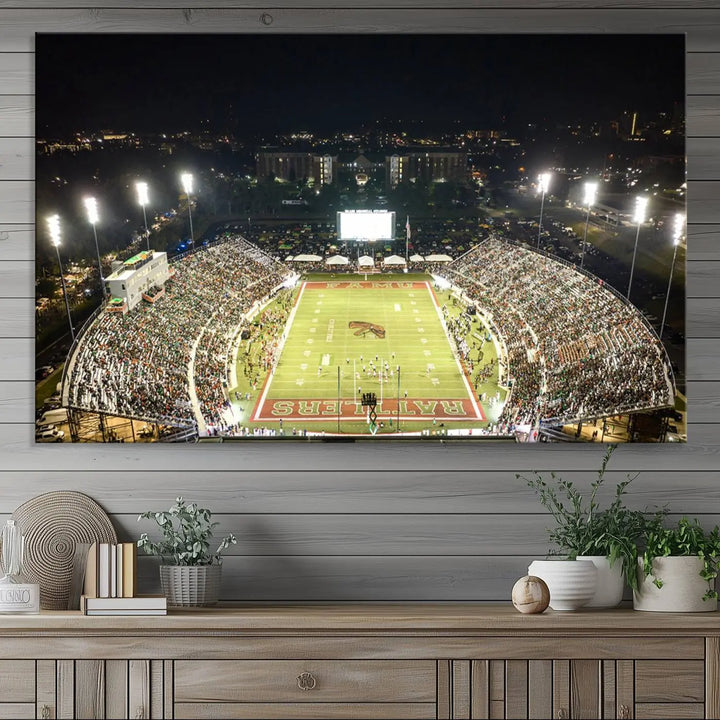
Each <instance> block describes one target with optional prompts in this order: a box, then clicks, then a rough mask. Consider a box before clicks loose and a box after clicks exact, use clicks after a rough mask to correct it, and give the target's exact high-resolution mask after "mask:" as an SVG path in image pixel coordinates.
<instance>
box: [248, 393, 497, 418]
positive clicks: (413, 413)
mask: <svg viewBox="0 0 720 720" xmlns="http://www.w3.org/2000/svg"><path fill="white" fill-rule="evenodd" d="M261 397H262V395H261ZM261 405H262V407H261ZM340 405H341V408H340V417H341V418H343V419H345V420H361V419H363V418H364V417H365V416H366V415H367V409H366V408H363V407H362V405H360V403H357V404H356V403H355V401H354V400H350V399H347V400H346V399H341V400H340ZM475 407H477V410H478V412H477V413H476V412H475ZM376 411H377V414H378V417H379V418H381V419H382V418H390V417H393V418H394V417H397V416H398V401H397V400H383V403H382V407H381V406H379V405H378V407H377V408H376ZM478 413H479V414H478ZM337 416H338V401H337V400H328V399H327V398H324V399H317V400H316V399H305V400H295V399H293V400H265V402H264V403H262V401H261V400H258V402H257V403H256V405H255V407H254V408H253V413H252V420H253V422H262V421H265V422H269V421H272V420H281V419H283V420H285V419H287V420H303V421H313V420H330V419H332V418H336V417H337ZM433 418H436V419H438V420H442V421H443V422H451V421H466V422H467V421H468V420H473V421H478V420H480V421H483V422H484V421H485V419H486V418H485V415H484V413H483V411H482V408H481V407H480V404H479V403H477V404H476V406H475V405H473V403H472V402H471V401H470V400H469V399H464V398H452V399H436V398H433V399H432V400H422V399H418V398H404V399H402V400H400V419H401V420H405V421H408V420H432V419H433Z"/></svg>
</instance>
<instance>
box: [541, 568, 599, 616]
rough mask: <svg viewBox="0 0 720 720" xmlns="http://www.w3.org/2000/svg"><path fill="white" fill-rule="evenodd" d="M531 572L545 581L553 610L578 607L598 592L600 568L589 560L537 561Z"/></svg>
mask: <svg viewBox="0 0 720 720" xmlns="http://www.w3.org/2000/svg"><path fill="white" fill-rule="evenodd" d="M528 575H535V576H536V577H539V578H542V579H543V580H544V581H545V584H546V585H547V586H548V589H549V590H550V607H551V608H552V609H553V610H577V609H578V608H581V607H583V605H586V604H587V603H588V602H589V601H590V599H591V598H592V596H593V594H594V593H595V585H596V578H597V568H596V567H595V565H594V564H593V563H592V562H590V561H589V560H563V559H557V560H535V561H534V562H532V563H531V564H530V567H528Z"/></svg>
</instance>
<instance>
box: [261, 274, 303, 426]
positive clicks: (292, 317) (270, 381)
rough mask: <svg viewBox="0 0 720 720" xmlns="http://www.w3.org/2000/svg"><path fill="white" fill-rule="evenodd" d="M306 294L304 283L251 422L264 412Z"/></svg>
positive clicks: (281, 337)
mask: <svg viewBox="0 0 720 720" xmlns="http://www.w3.org/2000/svg"><path fill="white" fill-rule="evenodd" d="M304 292H305V283H303V284H302V285H301V286H300V292H299V293H298V296H297V298H296V299H295V303H294V304H293V307H292V310H291V311H290V315H289V316H288V321H287V323H286V325H285V329H284V330H283V332H282V335H281V336H280V347H278V352H277V355H276V356H275V357H276V358H277V362H276V363H275V365H273V366H272V367H271V368H270V372H269V373H268V375H267V377H266V378H265V382H264V384H263V389H262V392H261V394H260V400H258V402H257V404H256V405H255V412H254V413H253V417H252V420H251V422H257V421H258V418H259V417H260V414H261V412H262V406H263V404H264V403H265V399H266V398H267V394H268V392H269V390H270V385H271V384H272V380H273V378H274V377H275V367H276V366H277V363H279V362H280V357H281V356H282V352H283V349H284V348H285V341H286V340H287V338H288V337H289V336H290V329H291V328H292V324H293V321H294V320H295V313H296V312H297V309H298V307H299V306H300V298H301V297H302V295H303V293H304Z"/></svg>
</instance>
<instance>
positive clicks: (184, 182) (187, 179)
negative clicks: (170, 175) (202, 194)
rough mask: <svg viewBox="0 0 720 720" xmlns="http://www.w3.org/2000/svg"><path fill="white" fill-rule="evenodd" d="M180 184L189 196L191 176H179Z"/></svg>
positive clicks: (187, 174) (184, 174)
mask: <svg viewBox="0 0 720 720" xmlns="http://www.w3.org/2000/svg"><path fill="white" fill-rule="evenodd" d="M180 182H181V183H182V186H183V190H184V191H185V194H186V195H189V194H190V193H191V192H192V184H193V176H192V175H191V174H190V173H183V174H182V175H181V176H180Z"/></svg>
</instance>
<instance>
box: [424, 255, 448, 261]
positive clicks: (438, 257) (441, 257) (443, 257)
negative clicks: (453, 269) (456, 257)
mask: <svg viewBox="0 0 720 720" xmlns="http://www.w3.org/2000/svg"><path fill="white" fill-rule="evenodd" d="M425 262H452V258H451V257H450V256H449V255H426V256H425Z"/></svg>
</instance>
